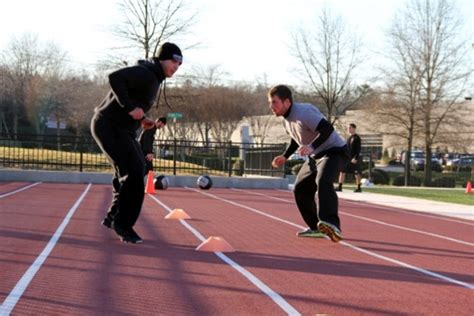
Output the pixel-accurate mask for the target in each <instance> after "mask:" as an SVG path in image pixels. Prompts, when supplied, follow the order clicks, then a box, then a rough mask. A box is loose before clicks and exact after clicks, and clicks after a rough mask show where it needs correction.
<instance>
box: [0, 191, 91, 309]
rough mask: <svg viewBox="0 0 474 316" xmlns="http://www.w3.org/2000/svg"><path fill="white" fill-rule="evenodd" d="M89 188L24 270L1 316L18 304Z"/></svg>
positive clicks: (4, 305)
mask: <svg viewBox="0 0 474 316" xmlns="http://www.w3.org/2000/svg"><path fill="white" fill-rule="evenodd" d="M91 186H92V184H90V183H89V185H88V186H87V188H86V189H85V190H84V192H82V194H81V196H80V197H79V199H78V200H77V201H76V203H74V205H73V206H72V207H71V209H70V210H69V212H68V213H67V214H66V217H65V218H64V219H63V221H62V223H61V224H60V225H59V227H58V228H57V229H56V232H55V233H54V235H53V236H52V237H51V239H50V240H49V242H48V244H47V245H46V247H45V248H44V249H43V251H42V252H41V253H40V254H39V256H38V257H37V258H36V260H35V261H34V262H33V264H32V265H31V266H30V267H29V268H28V270H26V272H25V274H23V276H22V277H21V279H20V281H18V283H17V284H16V285H15V287H14V288H13V290H12V291H11V292H10V294H8V296H7V298H6V299H5V301H4V302H3V304H2V306H0V315H1V316H6V315H10V313H11V311H12V310H13V308H15V305H16V303H18V300H19V299H20V298H21V296H22V295H23V293H24V292H25V290H26V288H27V287H28V285H29V284H30V282H31V280H33V278H34V276H35V275H36V273H37V272H38V270H39V269H40V268H41V266H42V265H43V263H44V262H45V260H46V259H47V258H48V256H49V254H50V253H51V251H53V249H54V247H55V246H56V243H57V242H58V240H59V238H60V237H61V234H62V233H63V231H64V229H65V228H66V226H67V224H68V223H69V221H70V220H71V217H72V216H73V215H74V212H76V210H77V208H78V207H79V205H80V204H81V202H82V200H83V199H84V197H85V196H86V194H87V192H89V189H90V187H91Z"/></svg>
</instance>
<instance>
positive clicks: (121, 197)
mask: <svg viewBox="0 0 474 316" xmlns="http://www.w3.org/2000/svg"><path fill="white" fill-rule="evenodd" d="M91 131H92V136H93V137H94V139H95V140H96V142H97V144H98V145H99V147H100V148H101V149H102V151H103V152H104V154H105V155H106V156H107V158H108V159H109V161H110V163H111V164H112V166H113V168H114V170H115V175H114V179H113V183H112V184H113V193H112V204H111V206H110V209H109V212H108V214H107V215H108V216H110V217H111V218H113V220H114V225H116V226H117V227H120V228H123V229H127V228H130V227H133V225H135V222H136V221H137V219H138V216H139V215H140V210H141V208H142V204H143V198H144V194H145V193H144V192H145V185H144V183H143V174H144V171H145V159H144V157H143V153H142V150H141V148H140V144H139V143H138V142H137V141H136V139H135V137H134V136H135V135H133V133H131V132H130V131H127V130H125V129H121V128H118V127H117V126H115V125H114V124H113V123H112V122H111V121H110V120H108V119H106V118H104V117H100V116H98V115H95V116H94V117H93V118H92V122H91Z"/></svg>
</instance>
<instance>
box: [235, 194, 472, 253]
mask: <svg viewBox="0 0 474 316" xmlns="http://www.w3.org/2000/svg"><path fill="white" fill-rule="evenodd" d="M233 190H235V191H241V192H245V193H250V194H254V195H260V196H264V197H267V198H269V199H273V200H278V201H283V202H288V203H293V201H290V200H285V199H281V198H277V197H274V196H271V195H267V194H263V193H256V192H251V191H247V190H239V189H233ZM339 214H344V215H346V216H350V217H355V218H358V219H360V220H363V221H368V222H372V223H377V224H380V225H384V226H388V227H393V228H397V229H401V230H407V231H410V232H413V233H418V234H422V235H428V236H431V237H436V238H440V239H444V240H449V241H452V242H455V243H458V244H462V245H466V246H474V243H471V242H467V241H464V240H459V239H455V238H451V237H446V236H443V235H438V234H433V233H430V232H425V231H422V230H418V229H413V228H408V227H403V226H399V225H395V224H390V223H386V222H382V221H379V220H376V219H371V218H368V217H362V216H358V215H353V214H350V213H346V212H339Z"/></svg>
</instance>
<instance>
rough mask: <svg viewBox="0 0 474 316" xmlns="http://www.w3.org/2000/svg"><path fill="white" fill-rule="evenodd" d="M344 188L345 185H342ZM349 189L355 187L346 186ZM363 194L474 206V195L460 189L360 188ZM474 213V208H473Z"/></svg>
mask: <svg viewBox="0 0 474 316" xmlns="http://www.w3.org/2000/svg"><path fill="white" fill-rule="evenodd" d="M344 187H346V185H344ZM347 187H349V188H355V186H351V185H347ZM362 190H363V191H365V192H372V193H381V194H389V195H398V196H406V197H412V198H418V199H426V200H432V201H439V202H448V203H457V204H464V205H472V206H474V193H471V194H466V193H464V192H465V190H462V189H436V188H418V187H416V188H405V187H391V186H375V187H362ZM473 212H474V208H473Z"/></svg>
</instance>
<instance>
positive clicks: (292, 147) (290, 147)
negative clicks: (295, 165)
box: [283, 138, 299, 159]
mask: <svg viewBox="0 0 474 316" xmlns="http://www.w3.org/2000/svg"><path fill="white" fill-rule="evenodd" d="M298 147H299V146H298V143H297V142H296V141H295V140H294V139H293V138H292V139H291V143H290V144H289V145H288V147H286V149H285V152H284V153H283V156H285V158H286V159H288V158H289V157H290V156H291V154H293V153H294V152H295V151H296V150H297V149H298Z"/></svg>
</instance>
